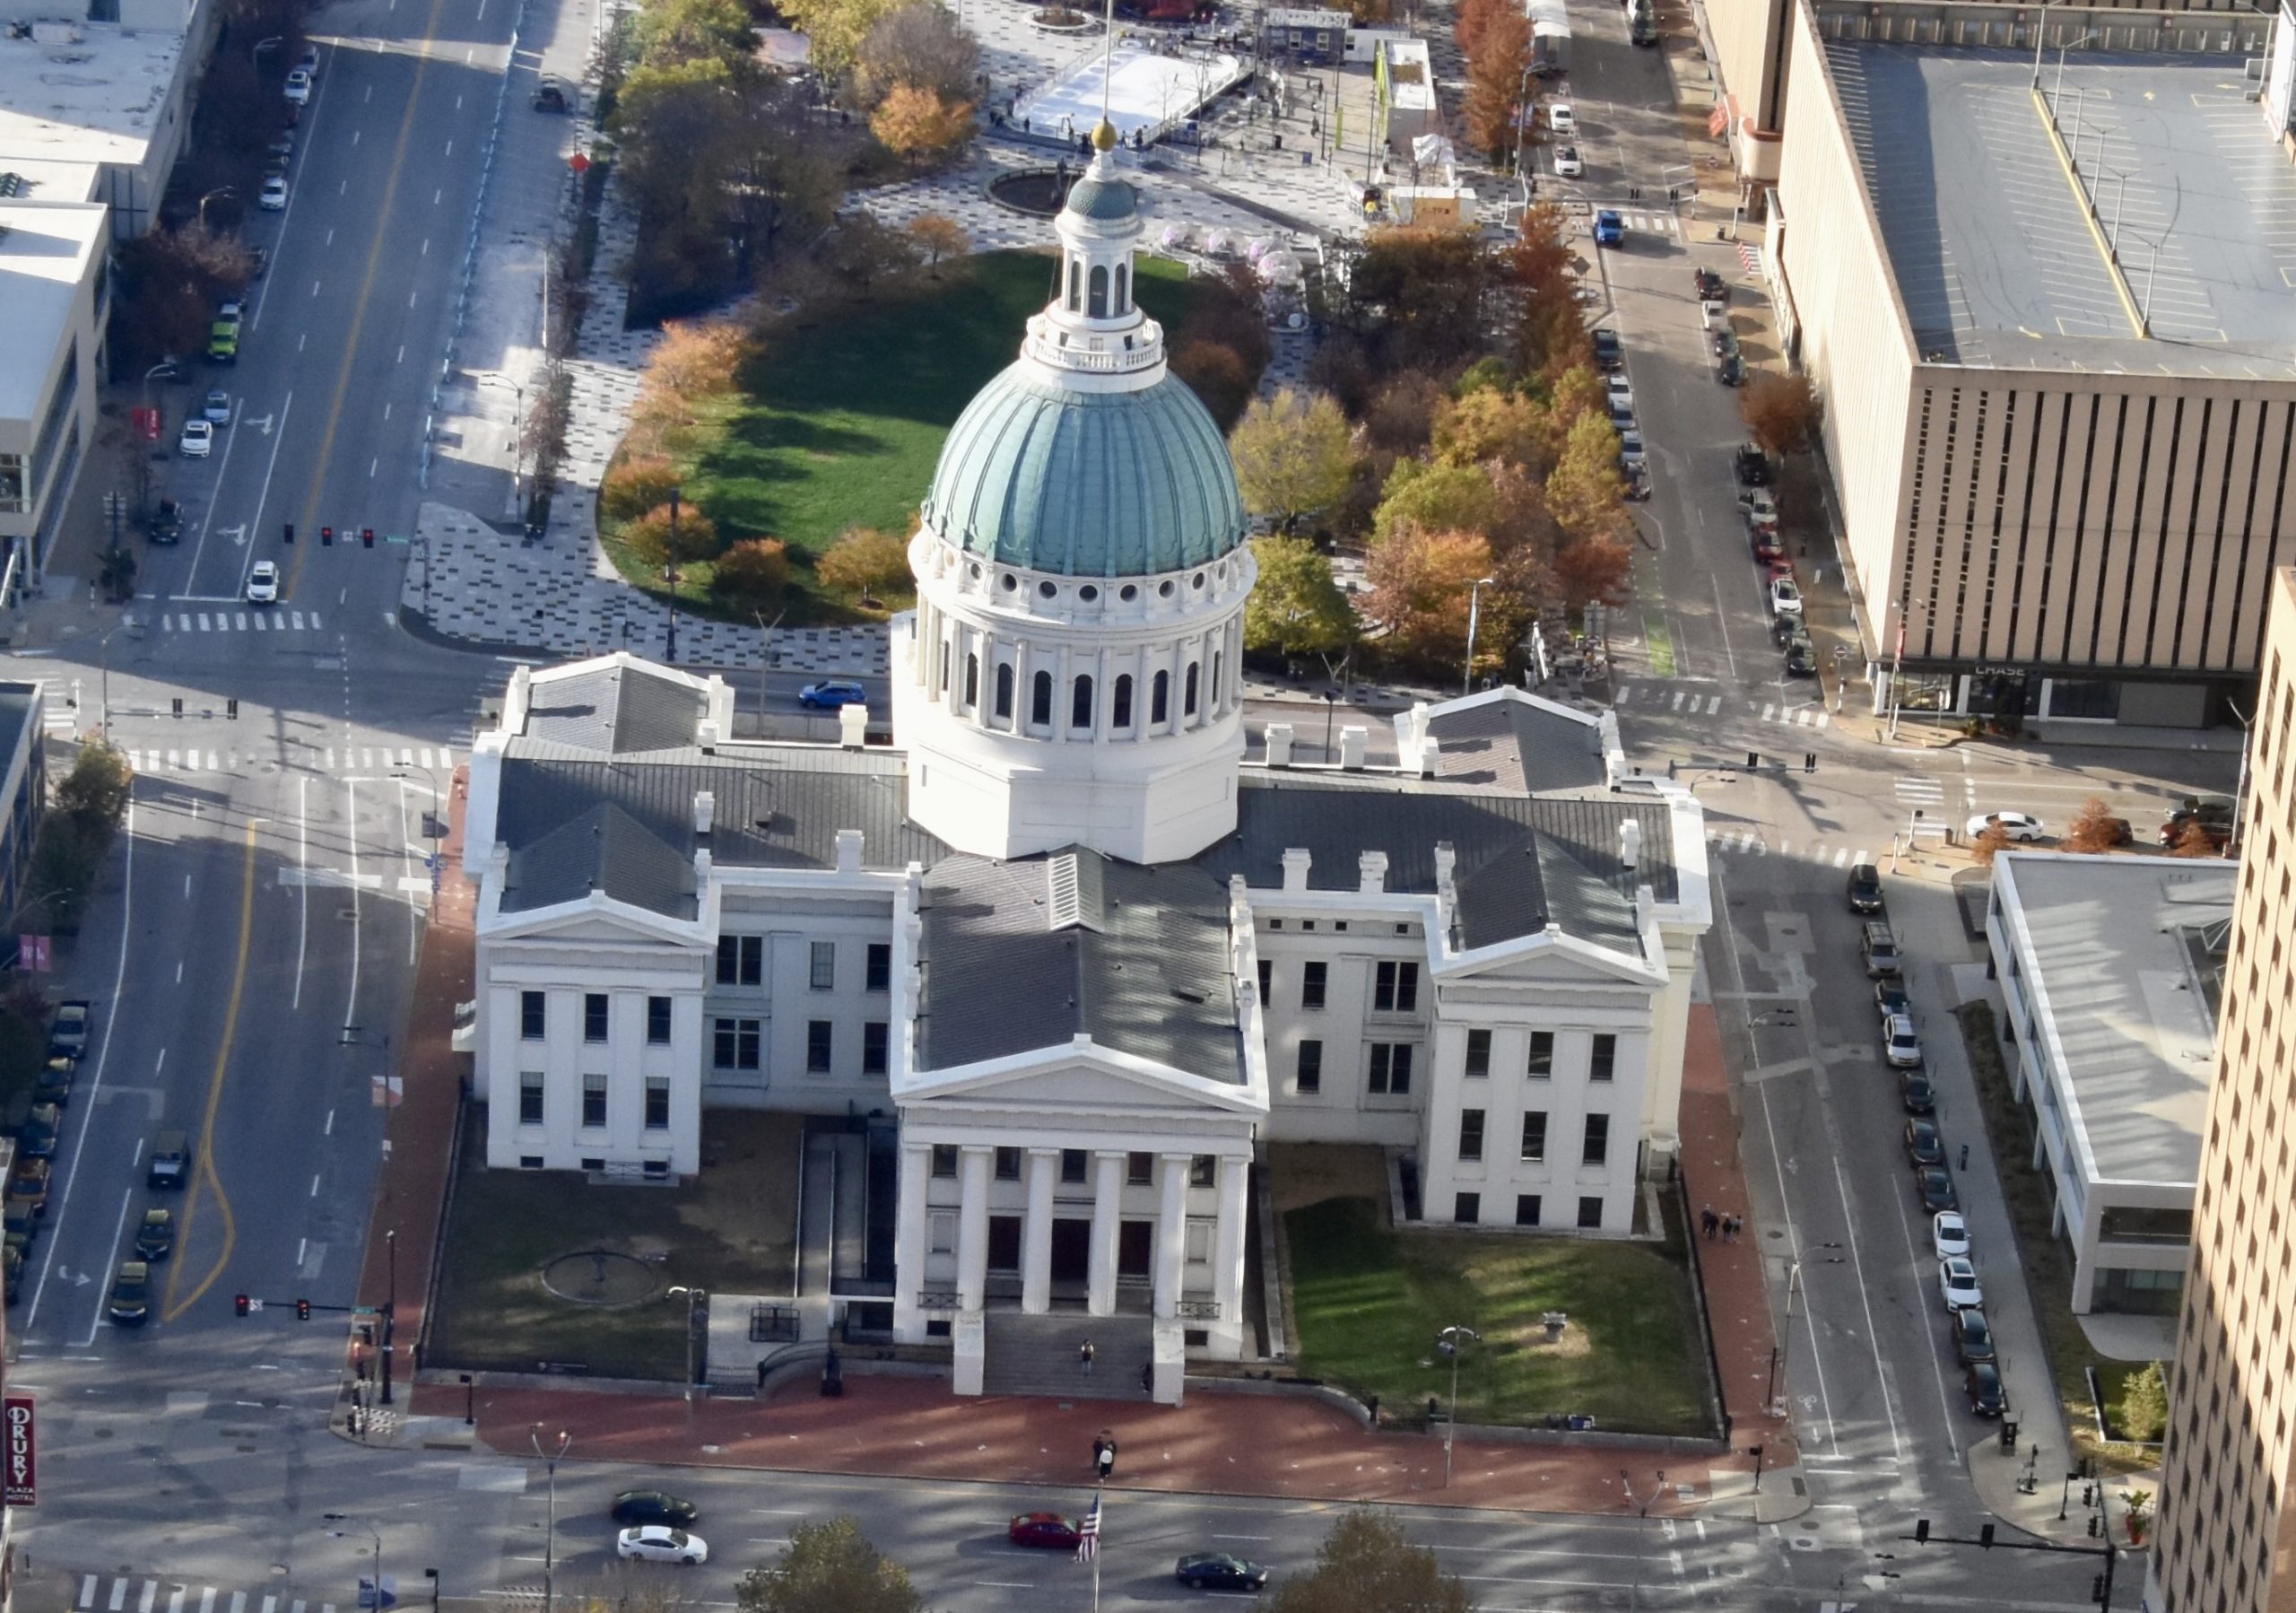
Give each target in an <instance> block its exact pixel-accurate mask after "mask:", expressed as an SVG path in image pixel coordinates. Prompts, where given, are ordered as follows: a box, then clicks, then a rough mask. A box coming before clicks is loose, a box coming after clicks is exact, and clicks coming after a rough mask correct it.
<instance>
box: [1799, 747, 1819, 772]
mask: <svg viewBox="0 0 2296 1613" xmlns="http://www.w3.org/2000/svg"><path fill="white" fill-rule="evenodd" d="M1802 771H1803V772H1805V773H1813V772H1817V771H1818V753H1817V752H1815V751H1804V752H1803V753H1802Z"/></svg>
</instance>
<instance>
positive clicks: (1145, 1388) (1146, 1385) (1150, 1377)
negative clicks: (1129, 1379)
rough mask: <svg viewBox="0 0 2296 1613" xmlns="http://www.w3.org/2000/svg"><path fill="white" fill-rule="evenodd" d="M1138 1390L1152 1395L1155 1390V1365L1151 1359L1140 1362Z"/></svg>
mask: <svg viewBox="0 0 2296 1613" xmlns="http://www.w3.org/2000/svg"><path fill="white" fill-rule="evenodd" d="M1140 1392H1141V1393H1142V1394H1144V1395H1152V1394H1154V1393H1155V1392H1156V1365H1155V1363H1154V1362H1152V1361H1144V1362H1142V1363H1141V1365H1140Z"/></svg>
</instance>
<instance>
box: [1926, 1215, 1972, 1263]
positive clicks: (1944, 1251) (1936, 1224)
mask: <svg viewBox="0 0 2296 1613" xmlns="http://www.w3.org/2000/svg"><path fill="white" fill-rule="evenodd" d="M1929 1242H1931V1243H1932V1244H1933V1245H1934V1246H1935V1248H1936V1251H1937V1258H1938V1259H1939V1260H1952V1258H1953V1257H1954V1256H1955V1255H1963V1256H1966V1255H1967V1254H1968V1253H1969V1251H1970V1224H1969V1223H1968V1222H1966V1221H1964V1220H1962V1219H1961V1211H1959V1210H1939V1211H1938V1212H1937V1213H1936V1214H1935V1215H1934V1216H1930V1217H1929Z"/></svg>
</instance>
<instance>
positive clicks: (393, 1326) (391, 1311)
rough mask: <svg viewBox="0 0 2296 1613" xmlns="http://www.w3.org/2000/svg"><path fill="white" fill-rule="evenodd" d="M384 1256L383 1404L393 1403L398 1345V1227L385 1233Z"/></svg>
mask: <svg viewBox="0 0 2296 1613" xmlns="http://www.w3.org/2000/svg"><path fill="white" fill-rule="evenodd" d="M383 1258H384V1260H385V1262H386V1264H387V1267H388V1269H389V1273H390V1277H389V1281H390V1286H388V1287H387V1288H386V1289H385V1290H384V1297H383V1347H382V1352H381V1354H382V1357H383V1404H384V1405H386V1406H387V1405H389V1404H390V1403H391V1353H392V1351H393V1350H394V1349H396V1345H395V1344H394V1343H393V1342H392V1339H393V1337H394V1335H395V1334H396V1331H397V1322H398V1228H396V1227H395V1226H394V1227H389V1228H387V1229H385V1231H384V1233H383Z"/></svg>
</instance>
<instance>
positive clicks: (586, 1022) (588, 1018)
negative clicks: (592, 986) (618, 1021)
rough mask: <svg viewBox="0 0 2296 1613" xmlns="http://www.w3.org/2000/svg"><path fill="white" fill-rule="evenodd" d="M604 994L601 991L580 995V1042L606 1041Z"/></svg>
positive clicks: (586, 992)
mask: <svg viewBox="0 0 2296 1613" xmlns="http://www.w3.org/2000/svg"><path fill="white" fill-rule="evenodd" d="M606 1001H607V998H606V994H605V993H604V992H603V991H585V992H584V993H582V1040H583V1041H585V1042H604V1040H606V1021H607V1014H606Z"/></svg>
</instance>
